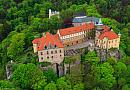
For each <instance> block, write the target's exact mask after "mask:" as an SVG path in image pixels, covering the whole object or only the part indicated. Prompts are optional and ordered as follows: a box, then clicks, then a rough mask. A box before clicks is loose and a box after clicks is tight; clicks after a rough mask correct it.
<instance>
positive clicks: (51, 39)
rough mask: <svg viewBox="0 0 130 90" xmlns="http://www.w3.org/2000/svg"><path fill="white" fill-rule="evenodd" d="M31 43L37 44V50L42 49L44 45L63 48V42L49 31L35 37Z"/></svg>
mask: <svg viewBox="0 0 130 90" xmlns="http://www.w3.org/2000/svg"><path fill="white" fill-rule="evenodd" d="M32 43H33V44H37V49H38V50H44V47H45V46H46V47H48V46H55V45H56V47H58V48H63V44H62V42H61V41H60V38H59V35H58V34H56V35H52V34H50V33H49V32H47V33H46V35H45V36H43V37H41V38H36V39H34V40H33V41H32Z"/></svg>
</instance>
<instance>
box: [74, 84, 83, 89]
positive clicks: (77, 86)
mask: <svg viewBox="0 0 130 90" xmlns="http://www.w3.org/2000/svg"><path fill="white" fill-rule="evenodd" d="M73 90H84V84H83V83H79V84H76V85H75V86H74V87H73Z"/></svg>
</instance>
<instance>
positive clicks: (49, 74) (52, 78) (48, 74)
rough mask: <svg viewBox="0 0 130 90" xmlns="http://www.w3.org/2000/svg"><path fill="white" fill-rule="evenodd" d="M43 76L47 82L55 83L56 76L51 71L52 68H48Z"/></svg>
mask: <svg viewBox="0 0 130 90" xmlns="http://www.w3.org/2000/svg"><path fill="white" fill-rule="evenodd" d="M44 76H45V77H46V78H47V82H51V81H56V80H57V75H56V73H55V72H54V71H53V69H52V68H49V69H48V70H47V71H45V72H44Z"/></svg>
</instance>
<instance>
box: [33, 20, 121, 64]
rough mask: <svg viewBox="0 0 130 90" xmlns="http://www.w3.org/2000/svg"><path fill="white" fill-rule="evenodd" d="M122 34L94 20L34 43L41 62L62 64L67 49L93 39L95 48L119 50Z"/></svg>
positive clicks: (47, 35) (37, 39) (62, 30)
mask: <svg viewBox="0 0 130 90" xmlns="http://www.w3.org/2000/svg"><path fill="white" fill-rule="evenodd" d="M120 36H121V35H120V34H116V33H115V32H114V31H113V30H112V29H111V28H109V27H108V26H106V25H103V24H102V23H101V19H99V20H98V22H97V23H94V22H93V21H92V20H90V21H88V22H87V23H85V22H84V23H82V22H81V23H80V24H79V23H78V24H74V27H70V28H65V29H59V30H58V31H57V34H55V35H52V34H50V33H49V32H47V33H46V34H45V35H44V36H42V37H41V38H36V39H34V40H33V41H32V43H33V49H34V52H35V53H37V54H38V58H39V62H51V63H53V64H55V63H57V64H60V63H61V62H62V61H63V60H64V51H65V48H66V47H70V46H73V45H78V44H82V43H83V42H85V41H87V40H89V39H93V40H94V41H95V47H98V48H101V49H110V48H117V49H119V44H120Z"/></svg>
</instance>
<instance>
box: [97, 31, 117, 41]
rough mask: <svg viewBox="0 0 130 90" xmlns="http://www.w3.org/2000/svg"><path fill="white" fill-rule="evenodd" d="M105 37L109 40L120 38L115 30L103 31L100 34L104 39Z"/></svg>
mask: <svg viewBox="0 0 130 90" xmlns="http://www.w3.org/2000/svg"><path fill="white" fill-rule="evenodd" d="M105 37H107V38H108V39H109V40H112V39H116V38H118V35H117V34H116V33H115V32H113V31H107V32H104V33H102V34H101V35H100V36H99V39H101V40H102V39H104V38H105Z"/></svg>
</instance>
